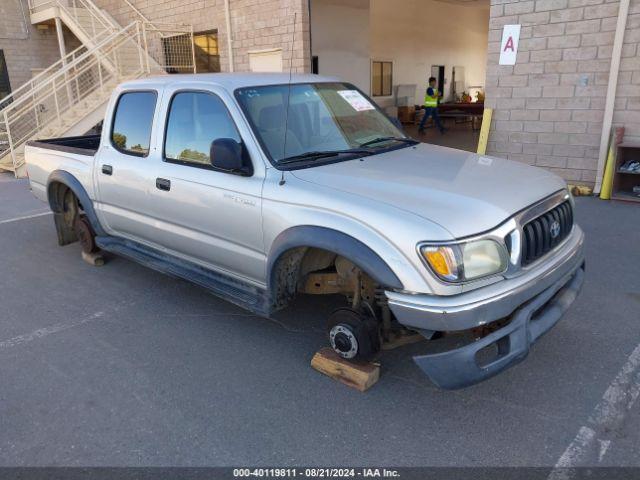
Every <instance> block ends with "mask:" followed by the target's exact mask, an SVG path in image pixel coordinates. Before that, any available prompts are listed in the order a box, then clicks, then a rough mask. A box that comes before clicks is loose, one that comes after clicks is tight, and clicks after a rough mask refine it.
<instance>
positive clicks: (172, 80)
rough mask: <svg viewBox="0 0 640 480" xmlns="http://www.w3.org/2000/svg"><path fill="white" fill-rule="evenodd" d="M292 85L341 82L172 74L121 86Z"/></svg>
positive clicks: (270, 75)
mask: <svg viewBox="0 0 640 480" xmlns="http://www.w3.org/2000/svg"><path fill="white" fill-rule="evenodd" d="M289 81H291V83H294V84H296V83H317V82H336V81H340V80H339V79H338V78H337V77H329V76H325V75H315V74H308V73H305V74H299V73H296V74H293V75H291V76H290V75H289V74H288V73H198V74H172V75H159V76H153V77H147V78H143V79H139V80H131V81H128V82H124V83H122V84H121V85H120V87H121V88H124V89H131V88H140V87H143V86H151V85H153V86H156V87H157V86H158V85H161V86H166V85H173V84H176V83H181V82H189V83H191V82H198V83H209V84H213V85H218V86H220V87H223V88H225V89H227V90H229V91H233V90H235V89H236V88H242V87H257V86H264V85H282V84H287V83H289Z"/></svg>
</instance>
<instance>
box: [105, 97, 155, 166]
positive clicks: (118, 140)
mask: <svg viewBox="0 0 640 480" xmlns="http://www.w3.org/2000/svg"><path fill="white" fill-rule="evenodd" d="M157 99H158V94H157V92H155V91H135V92H125V93H123V94H122V95H120V97H119V98H118V102H117V104H116V108H115V112H114V114H113V126H112V128H111V136H110V140H111V144H112V145H113V147H114V148H115V149H116V150H118V151H119V152H122V153H125V154H127V155H134V156H138V157H146V156H147V155H148V154H149V145H150V143H151V130H152V128H153V117H154V114H155V109H156V102H157Z"/></svg>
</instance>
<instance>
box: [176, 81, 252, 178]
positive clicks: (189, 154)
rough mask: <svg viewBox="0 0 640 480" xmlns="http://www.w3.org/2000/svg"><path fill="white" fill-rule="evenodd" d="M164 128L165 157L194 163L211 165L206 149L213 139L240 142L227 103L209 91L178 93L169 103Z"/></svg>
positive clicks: (208, 148)
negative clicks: (165, 126)
mask: <svg viewBox="0 0 640 480" xmlns="http://www.w3.org/2000/svg"><path fill="white" fill-rule="evenodd" d="M166 132H167V133H166V138H165V144H164V156H165V159H166V160H169V161H174V162H179V163H183V164H190V165H193V166H201V167H210V166H211V160H210V158H209V151H210V149H211V143H212V142H213V141H214V140H217V139H219V138H232V139H234V140H236V141H237V142H240V134H239V133H238V130H237V129H236V126H235V123H234V122H233V119H232V118H231V115H230V114H229V111H228V110H227V107H226V106H225V105H224V103H223V102H222V100H220V98H218V96H217V95H214V94H212V93H204V92H180V93H177V94H176V95H175V96H174V97H173V99H172V100H171V106H170V107H169V118H168V120H167V129H166Z"/></svg>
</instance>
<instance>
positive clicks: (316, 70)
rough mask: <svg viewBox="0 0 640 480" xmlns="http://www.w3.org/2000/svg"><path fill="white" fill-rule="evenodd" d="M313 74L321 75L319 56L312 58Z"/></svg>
mask: <svg viewBox="0 0 640 480" xmlns="http://www.w3.org/2000/svg"><path fill="white" fill-rule="evenodd" d="M311 73H315V74H318V73H320V62H319V60H318V56H317V55H314V56H313V57H311Z"/></svg>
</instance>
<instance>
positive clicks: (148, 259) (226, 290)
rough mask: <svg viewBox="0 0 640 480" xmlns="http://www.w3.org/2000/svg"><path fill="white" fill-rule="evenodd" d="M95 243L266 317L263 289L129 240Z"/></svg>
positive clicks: (106, 239)
mask: <svg viewBox="0 0 640 480" xmlns="http://www.w3.org/2000/svg"><path fill="white" fill-rule="evenodd" d="M96 244H97V245H98V246H99V247H100V248H101V249H103V250H105V251H107V252H111V253H115V254H116V255H120V256H123V257H126V258H129V259H130V260H133V261H135V262H137V263H140V264H142V265H144V266H145V267H149V268H151V269H153V270H156V271H158V272H162V273H165V274H167V275H171V276H173V277H178V278H182V279H184V280H187V281H189V282H192V283H195V284H196V285H199V286H201V287H204V288H206V289H207V290H209V291H211V292H212V293H214V294H215V295H216V296H218V297H220V298H222V299H224V300H227V301H229V302H231V303H233V304H235V305H238V306H239V307H242V308H244V309H246V310H249V311H251V312H253V313H255V314H256V315H260V316H264V317H268V316H269V313H270V308H269V306H270V302H269V296H268V294H267V291H266V290H263V289H261V288H259V287H256V286H254V285H250V284H248V283H245V282H242V281H240V280H236V279H234V278H231V277H229V276H227V275H224V274H221V273H219V272H215V271H213V270H209V269H206V268H204V267H201V266H200V265H197V264H195V263H193V262H189V261H188V260H183V259H181V258H177V257H174V256H173V255H170V254H168V253H164V252H161V251H159V250H156V249H154V248H151V247H147V246H146V245H142V244H140V243H137V242H134V241H132V240H124V239H121V238H117V237H96Z"/></svg>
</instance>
